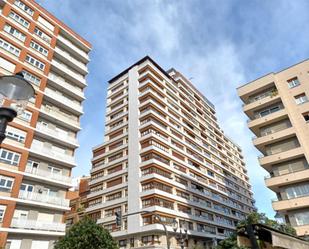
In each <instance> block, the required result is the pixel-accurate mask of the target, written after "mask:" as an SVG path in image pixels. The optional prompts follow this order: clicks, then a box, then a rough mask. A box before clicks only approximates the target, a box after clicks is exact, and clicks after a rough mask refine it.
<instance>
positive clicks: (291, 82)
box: [288, 77, 300, 88]
mask: <svg viewBox="0 0 309 249" xmlns="http://www.w3.org/2000/svg"><path fill="white" fill-rule="evenodd" d="M288 85H289V88H294V87H297V86H299V85H300V82H299V80H298V78H297V77H296V78H293V79H290V80H288Z"/></svg>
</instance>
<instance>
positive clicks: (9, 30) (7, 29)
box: [3, 24, 26, 42]
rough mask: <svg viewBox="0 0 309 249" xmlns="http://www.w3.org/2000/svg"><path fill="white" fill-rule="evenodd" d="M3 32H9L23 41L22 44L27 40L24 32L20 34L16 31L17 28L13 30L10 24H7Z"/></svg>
mask: <svg viewBox="0 0 309 249" xmlns="http://www.w3.org/2000/svg"><path fill="white" fill-rule="evenodd" d="M3 30H4V31H5V32H7V33H8V34H10V35H12V36H14V37H15V38H17V39H18V40H20V41H22V42H24V41H25V40H26V35H25V34H23V33H22V32H20V31H19V30H17V29H15V28H13V27H12V26H11V25H9V24H5V25H4V29H3Z"/></svg>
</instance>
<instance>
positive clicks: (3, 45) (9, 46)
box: [0, 38, 20, 57]
mask: <svg viewBox="0 0 309 249" xmlns="http://www.w3.org/2000/svg"><path fill="white" fill-rule="evenodd" d="M0 47H1V48H3V49H4V50H6V51H8V52H9V53H11V54H13V55H15V56H17V57H18V56H19V55H20V49H18V48H17V47H15V46H13V45H12V44H11V43H9V42H7V41H6V40H3V39H2V38H0Z"/></svg>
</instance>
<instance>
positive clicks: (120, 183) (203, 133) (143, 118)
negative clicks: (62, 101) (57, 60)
mask: <svg viewBox="0 0 309 249" xmlns="http://www.w3.org/2000/svg"><path fill="white" fill-rule="evenodd" d="M109 83H110V84H109V87H108V92H107V105H106V126H105V139H104V142H103V143H102V144H100V145H98V146H96V147H95V148H94V149H93V159H92V170H91V181H90V183H89V186H90V194H89V195H88V208H87V210H86V212H87V213H88V214H89V215H90V216H91V217H93V218H94V219H96V220H97V223H99V224H102V225H103V226H104V227H105V228H107V229H108V230H110V231H111V232H112V235H113V236H114V237H115V238H116V239H117V240H118V241H119V245H120V247H121V248H132V247H134V248H166V238H165V236H164V232H163V226H162V224H158V222H157V219H154V215H158V216H159V217H160V218H161V220H162V222H164V223H165V224H166V225H167V230H168V231H169V232H170V234H171V238H170V242H171V248H173V249H174V248H179V246H180V244H179V241H178V240H176V238H177V236H176V234H175V233H174V232H173V229H172V226H171V223H172V222H173V221H174V220H177V221H178V222H179V223H180V224H181V226H182V229H184V228H186V229H187V231H188V240H185V246H186V248H194V246H195V245H196V246H201V248H213V245H214V244H215V241H217V240H221V239H224V238H226V237H227V236H229V234H230V233H231V232H233V231H234V230H235V224H236V223H237V221H239V220H241V219H243V218H244V216H245V215H246V214H248V213H249V212H251V211H252V210H254V206H253V199H252V192H251V186H250V184H249V178H248V176H247V170H246V167H245V163H244V161H243V156H242V154H241V149H240V148H239V147H238V146H237V145H236V144H235V143H233V142H232V141H231V140H230V139H229V138H228V137H227V136H225V135H224V133H223V131H222V130H221V129H220V127H219V125H218V123H217V119H216V116H215V113H216V112H215V108H214V106H213V104H212V103H210V102H209V101H208V100H207V99H206V98H205V97H204V96H203V95H202V94H201V93H200V92H199V91H198V90H197V89H196V88H195V87H194V86H193V85H192V84H191V83H190V82H189V81H188V80H187V79H186V78H185V77H184V76H183V75H182V74H180V73H179V72H177V71H176V70H174V69H171V70H169V71H168V72H166V71H164V70H163V69H162V68H161V67H160V66H159V65H158V64H156V63H155V62H154V61H153V60H152V59H151V58H149V57H145V58H143V59H141V60H140V61H138V62H137V63H136V64H134V65H133V66H131V67H130V68H128V69H127V70H125V71H123V72H122V73H120V74H119V75H117V76H116V77H114V78H113V79H112V80H110V81H109ZM118 211H121V212H122V215H123V223H122V226H121V227H118V226H116V223H115V212H118ZM128 214H129V216H127V215H128ZM131 214H134V215H131ZM178 232H179V230H178ZM183 232H184V230H183Z"/></svg>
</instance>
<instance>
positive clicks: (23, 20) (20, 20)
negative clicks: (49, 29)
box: [9, 11, 30, 29]
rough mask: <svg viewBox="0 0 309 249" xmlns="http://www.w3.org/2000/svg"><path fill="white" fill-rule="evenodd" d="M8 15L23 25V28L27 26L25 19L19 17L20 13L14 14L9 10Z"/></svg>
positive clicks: (28, 24)
mask: <svg viewBox="0 0 309 249" xmlns="http://www.w3.org/2000/svg"><path fill="white" fill-rule="evenodd" d="M9 17H10V18H12V19H13V20H14V21H16V22H17V23H19V24H21V25H22V26H24V27H25V28H27V29H28V28H29V26H30V23H29V22H28V21H27V20H25V19H24V18H23V17H21V16H20V15H18V14H16V13H15V12H14V11H11V12H10V14H9Z"/></svg>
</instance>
